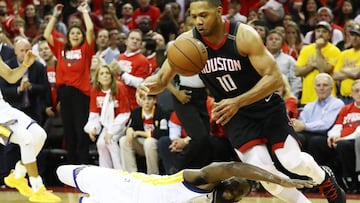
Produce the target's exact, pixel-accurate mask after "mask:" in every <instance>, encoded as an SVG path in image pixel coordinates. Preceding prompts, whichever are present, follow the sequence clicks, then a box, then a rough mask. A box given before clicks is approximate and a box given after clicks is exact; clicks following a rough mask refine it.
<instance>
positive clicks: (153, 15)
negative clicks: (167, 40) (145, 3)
mask: <svg viewBox="0 0 360 203" xmlns="http://www.w3.org/2000/svg"><path fill="white" fill-rule="evenodd" d="M143 17H147V18H149V19H150V21H151V29H152V30H155V27H156V23H157V20H158V18H159V17H160V9H159V8H158V7H156V6H149V9H148V10H147V11H144V12H143V11H141V9H140V8H137V9H135V11H134V13H133V17H132V19H133V29H136V28H139V26H138V24H139V21H140V19H141V18H143Z"/></svg>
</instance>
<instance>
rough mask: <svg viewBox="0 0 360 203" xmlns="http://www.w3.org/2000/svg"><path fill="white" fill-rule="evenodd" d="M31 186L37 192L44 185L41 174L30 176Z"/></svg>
mask: <svg viewBox="0 0 360 203" xmlns="http://www.w3.org/2000/svg"><path fill="white" fill-rule="evenodd" d="M29 180H30V185H31V188H32V189H33V190H34V191H35V192H37V191H38V190H39V189H40V188H41V187H42V186H44V184H43V181H42V178H41V177H40V176H37V177H29Z"/></svg>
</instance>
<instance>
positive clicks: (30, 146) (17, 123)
mask: <svg viewBox="0 0 360 203" xmlns="http://www.w3.org/2000/svg"><path fill="white" fill-rule="evenodd" d="M36 58H37V56H36V55H35V54H33V53H32V52H31V51H28V52H27V53H26V55H25V59H24V61H23V63H22V64H21V65H20V66H19V67H18V68H15V69H10V68H9V66H8V65H6V64H5V63H4V62H3V60H2V59H1V57H0V77H3V78H4V79H5V80H6V81H7V82H9V83H15V82H17V81H18V80H19V79H20V78H21V77H22V76H23V75H24V74H25V72H26V71H27V69H28V68H29V67H30V66H31V64H33V63H34V61H35V59H36ZM45 139H46V132H45V131H44V130H43V129H42V128H41V127H40V126H39V125H38V124H37V123H35V121H33V120H32V119H31V118H30V117H29V116H27V115H26V114H24V113H23V112H21V111H19V110H18V109H16V108H13V107H12V106H10V104H8V103H7V102H6V101H5V100H4V98H3V96H2V94H1V91H0V143H2V144H4V145H6V144H7V143H9V142H11V143H15V144H18V145H19V146H20V153H21V160H20V161H18V162H17V163H16V166H15V169H14V170H12V171H11V173H10V174H9V175H8V176H7V177H5V178H4V182H5V184H6V185H7V186H9V187H11V188H16V189H17V190H19V192H20V193H21V194H22V195H24V196H27V197H29V200H30V201H31V202H60V201H61V199H60V198H59V197H58V196H56V195H54V194H53V193H52V192H51V191H48V190H46V188H45V186H44V184H43V181H42V178H41V177H40V176H39V173H38V168H37V163H36V156H37V155H38V153H39V152H40V150H41V148H42V146H43V145H44V142H45ZM26 174H27V175H28V176H29V180H30V185H31V188H30V187H29V185H28V180H27V179H26V178H25V176H26Z"/></svg>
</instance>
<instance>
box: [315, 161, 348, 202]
mask: <svg viewBox="0 0 360 203" xmlns="http://www.w3.org/2000/svg"><path fill="white" fill-rule="evenodd" d="M321 168H322V169H323V170H324V171H325V180H324V181H323V182H322V183H321V184H320V187H319V190H320V192H321V193H323V194H324V196H325V197H326V199H327V200H328V202H329V203H345V202H346V194H345V192H344V190H343V189H342V188H341V187H340V186H339V185H338V183H337V182H336V178H335V175H334V173H333V172H332V170H331V169H330V168H329V167H327V166H321Z"/></svg>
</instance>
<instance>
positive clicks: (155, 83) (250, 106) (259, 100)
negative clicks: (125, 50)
mask: <svg viewBox="0 0 360 203" xmlns="http://www.w3.org/2000/svg"><path fill="white" fill-rule="evenodd" d="M222 12H223V8H222V6H221V1H220V0H192V1H191V3H190V16H191V17H192V19H193V21H194V25H195V28H194V29H193V30H190V31H188V32H185V33H183V34H182V35H181V36H180V37H184V36H187V37H195V38H197V39H199V40H201V41H202V42H203V43H205V44H206V46H207V51H208V56H209V57H208V61H207V64H206V65H205V67H204V69H203V70H202V71H201V72H200V78H201V79H202V80H203V82H204V83H205V86H206V87H207V88H209V90H210V92H211V94H212V95H213V96H214V98H215V103H214V107H213V111H212V117H213V119H214V120H216V122H217V123H219V124H222V125H224V127H225V130H226V132H227V135H228V138H229V140H230V142H231V144H232V146H233V147H234V149H235V151H236V153H237V154H238V156H239V158H240V159H241V160H242V161H243V162H245V163H250V164H253V165H256V166H258V167H260V168H263V169H266V170H269V171H271V172H273V173H275V174H277V175H281V176H285V175H284V174H282V173H281V172H279V171H278V170H277V169H276V168H275V166H274V164H273V162H272V159H271V154H273V155H275V156H276V157H277V158H278V160H279V161H280V162H281V164H282V165H283V166H284V167H285V168H286V169H287V170H289V171H290V172H293V173H296V174H299V175H305V176H309V177H310V178H312V179H313V180H314V181H315V182H316V183H317V184H319V185H320V187H319V189H320V191H322V192H323V194H324V195H325V196H326V198H327V199H328V202H330V203H344V202H345V201H346V196H345V193H344V191H343V189H342V188H341V187H339V185H338V184H337V182H336V179H335V177H334V174H333V173H332V171H331V169H330V168H327V167H320V166H319V165H318V164H317V163H316V162H315V161H314V159H313V157H311V156H310V155H309V154H307V153H304V152H301V150H300V147H299V145H298V143H297V141H296V139H295V138H294V137H293V136H292V135H294V134H295V132H294V129H293V127H292V124H291V121H290V120H289V119H288V117H287V115H286V108H285V104H284V101H283V100H282V99H281V98H280V96H279V95H278V94H276V93H274V92H275V91H276V90H277V89H278V88H279V87H280V86H281V83H282V76H281V73H280V71H279V68H278V66H277V65H276V62H275V60H274V58H273V57H272V56H271V54H270V53H269V52H268V51H267V50H266V49H265V47H264V45H263V42H262V40H261V38H260V36H259V35H258V34H257V32H256V31H255V30H254V29H253V28H251V27H250V26H248V25H245V24H241V23H236V22H231V23H230V22H229V21H224V20H223V19H222V18H221V14H222ZM224 61H227V62H228V63H223V62H224ZM227 64H240V67H236V68H234V67H232V66H229V65H227ZM175 74H176V72H175V71H174V70H173V69H172V68H171V67H170V65H169V63H168V62H167V61H165V62H164V64H163V66H162V68H161V69H160V71H159V72H158V73H157V74H156V75H153V76H151V77H149V78H147V79H146V80H145V81H144V82H143V83H142V84H141V85H140V86H139V87H138V91H137V93H138V95H139V96H142V95H144V94H148V93H151V94H154V93H157V92H159V91H161V90H162V89H163V88H165V86H166V85H167V84H168V83H169V82H170V80H171V79H172V78H173V77H174V75H175ZM267 147H270V149H271V152H269V151H268V148H267ZM262 185H263V186H264V188H265V189H266V190H268V191H269V192H270V193H271V194H273V195H274V196H276V197H278V198H279V199H281V200H283V201H285V202H292V203H295V202H306V203H309V202H310V200H308V199H307V198H306V197H305V196H304V195H303V194H302V193H301V192H300V191H298V190H296V189H291V188H284V187H282V186H279V185H275V184H271V183H265V182H262Z"/></svg>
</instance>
